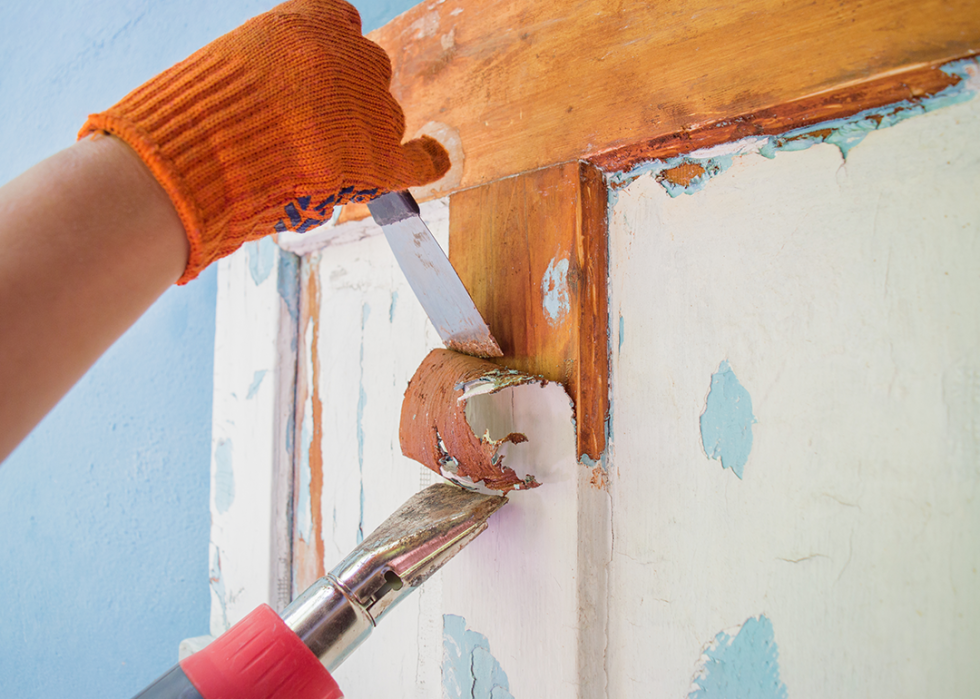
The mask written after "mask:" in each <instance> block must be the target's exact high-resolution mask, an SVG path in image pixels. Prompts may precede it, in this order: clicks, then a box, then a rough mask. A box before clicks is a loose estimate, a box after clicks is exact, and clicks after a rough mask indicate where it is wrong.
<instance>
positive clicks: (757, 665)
mask: <svg viewBox="0 0 980 699" xmlns="http://www.w3.org/2000/svg"><path fill="white" fill-rule="evenodd" d="M687 697H688V699H729V697H740V698H741V699H786V697H787V692H786V685H785V684H783V683H782V681H780V679H779V649H778V648H777V646H776V640H775V637H774V635H773V629H772V622H771V621H769V619H768V618H767V617H766V616H764V615H759V616H758V617H752V618H751V619H748V620H747V621H746V622H745V623H743V624H742V625H741V627H739V628H738V629H732V630H729V631H722V632H721V633H719V634H718V635H717V636H715V637H714V639H713V640H712V641H711V642H710V643H709V644H708V645H707V646H706V647H705V649H704V652H703V653H702V654H701V659H700V662H699V669H698V672H697V674H696V675H695V676H694V681H693V682H692V683H691V690H690V691H689V692H688V695H687Z"/></svg>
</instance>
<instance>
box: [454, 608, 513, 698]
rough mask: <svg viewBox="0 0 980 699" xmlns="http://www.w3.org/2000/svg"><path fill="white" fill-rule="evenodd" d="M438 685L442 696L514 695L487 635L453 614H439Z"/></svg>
mask: <svg viewBox="0 0 980 699" xmlns="http://www.w3.org/2000/svg"><path fill="white" fill-rule="evenodd" d="M442 651H443V654H442V687H443V696H444V697H446V699H514V697H513V695H512V694H511V693H510V684H509V683H508V681H507V673H506V672H504V670H503V668H502V667H501V666H500V663H499V662H497V659H496V658H494V657H493V654H492V653H491V652H490V642H489V641H488V640H487V637H486V636H484V635H483V634H481V633H477V632H476V631H471V630H469V629H467V628H466V619H464V618H463V617H461V616H457V615H456V614H443V616H442Z"/></svg>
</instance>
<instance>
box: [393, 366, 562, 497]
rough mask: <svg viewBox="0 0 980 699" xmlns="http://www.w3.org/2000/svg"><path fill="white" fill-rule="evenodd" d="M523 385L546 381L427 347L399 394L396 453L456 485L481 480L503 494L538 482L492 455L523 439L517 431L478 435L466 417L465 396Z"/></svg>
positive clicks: (476, 482)
mask: <svg viewBox="0 0 980 699" xmlns="http://www.w3.org/2000/svg"><path fill="white" fill-rule="evenodd" d="M527 383H547V382H546V381H544V380H543V379H541V378H537V377H534V376H529V375H527V374H522V373H521V372H519V371H515V370H513V369H506V368H503V367H500V366H498V365H496V364H493V363H492V362H488V361H486V360H483V359H479V358H477V357H471V356H467V355H463V354H458V353H456V352H450V351H449V350H433V351H432V352H430V353H429V356H427V357H426V358H425V360H424V361H423V362H422V364H421V365H420V366H419V368H418V370H416V372H415V376H413V377H412V380H411V382H409V384H408V390H407V391H406V392H405V401H404V402H403V403H402V414H401V425H400V427H399V430H398V436H399V439H400V441H401V446H402V453H403V454H405V456H407V457H409V458H410V459H415V460H416V461H418V462H419V463H421V464H422V465H423V466H426V467H428V468H430V469H432V470H433V471H435V472H436V473H438V474H440V475H443V476H445V477H447V478H449V479H451V480H455V481H457V482H459V483H460V484H462V485H473V484H479V483H482V484H483V485H484V486H486V487H487V488H489V489H490V490H497V491H501V492H505V493H506V492H508V491H511V490H525V489H527V488H534V487H536V486H538V485H539V483H538V482H537V481H536V480H535V479H534V476H530V475H529V476H527V477H525V478H521V477H520V476H518V475H517V473H515V472H514V470H513V469H511V468H509V467H507V466H505V465H504V459H503V456H502V455H500V454H498V453H497V451H498V449H499V448H500V446H501V445H502V444H504V443H505V442H510V443H513V444H518V443H520V442H524V441H527V438H526V437H525V436H524V435H523V434H520V433H516V432H515V433H511V434H508V435H507V436H505V437H504V438H502V439H492V438H491V437H490V435H489V433H485V434H484V435H482V436H480V437H478V436H477V435H475V434H474V433H473V430H472V429H471V428H470V425H469V423H468V422H467V420H466V401H467V400H468V399H469V398H471V397H473V396H476V395H481V394H485V393H496V392H498V391H501V390H503V389H505V388H510V387H513V386H520V385H523V384H527Z"/></svg>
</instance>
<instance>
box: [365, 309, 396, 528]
mask: <svg viewBox="0 0 980 699" xmlns="http://www.w3.org/2000/svg"><path fill="white" fill-rule="evenodd" d="M392 308H394V299H392ZM370 316H371V306H370V304H367V303H365V304H362V305H361V355H360V358H359V362H358V370H359V371H360V376H359V377H358V381H357V475H358V480H359V482H360V494H359V497H360V511H359V514H358V518H357V543H361V542H362V541H364V408H365V406H366V405H367V391H365V390H364V329H365V327H366V326H367V321H368V318H369V317H370Z"/></svg>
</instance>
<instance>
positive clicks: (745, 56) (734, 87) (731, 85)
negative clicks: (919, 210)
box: [369, 0, 980, 198]
mask: <svg viewBox="0 0 980 699" xmlns="http://www.w3.org/2000/svg"><path fill="white" fill-rule="evenodd" d="M369 36H370V38H371V39H373V40H374V41H376V42H378V43H379V44H381V46H382V47H384V48H385V50H387V51H388V53H389V55H391V57H392V61H393V67H394V76H393V79H392V91H393V93H394V95H395V97H396V98H397V99H398V100H399V101H400V102H401V103H402V105H403V106H404V108H405V111H406V118H407V134H408V135H409V136H411V135H414V134H415V133H417V132H418V131H420V130H423V131H430V132H432V131H434V130H435V127H434V126H433V124H441V125H445V127H448V130H447V128H445V127H442V126H440V127H439V129H441V133H443V134H445V133H452V132H455V133H458V135H459V142H460V146H461V148H459V152H457V153H453V155H454V159H456V160H458V159H459V158H460V157H462V158H463V166H462V176H461V178H460V179H459V181H458V182H455V183H450V184H449V185H448V186H447V187H445V188H444V189H443V191H442V192H441V193H443V194H444V193H447V192H448V191H455V190H458V189H462V188H466V187H471V186H474V185H478V184H480V183H484V182H489V181H492V180H496V179H499V178H501V177H505V176H508V175H512V174H516V173H520V172H525V171H528V170H533V169H535V168H540V167H544V166H548V165H551V164H554V163H558V162H564V161H568V160H574V159H579V158H584V157H588V156H592V155H595V154H598V153H601V152H603V151H607V150H610V149H618V148H622V147H624V146H628V145H630V144H634V143H637V142H641V141H650V140H652V139H657V138H659V137H663V136H666V135H669V134H675V133H678V132H682V131H685V130H690V129H692V128H697V127H699V126H701V125H705V124H711V123H714V122H718V121H721V120H723V119H726V118H728V117H732V116H736V115H748V114H753V113H756V112H759V111H760V110H765V109H768V108H771V107H774V106H777V105H782V104H786V103H789V102H794V101H797V100H800V99H803V98H806V97H809V96H813V95H817V94H819V93H824V92H827V91H829V90H840V89H842V88H844V87H847V86H849V85H853V84H858V83H862V82H865V81H869V80H873V79H876V78H882V77H885V76H887V75H890V74H894V73H897V72H902V71H906V70H909V69H913V68H921V67H923V66H926V65H930V64H935V63H937V62H942V61H946V60H951V59H953V58H957V57H961V56H964V55H968V54H970V53H973V52H976V51H977V50H980V12H978V11H977V5H976V3H975V2H973V0H919V1H917V2H910V1H909V0H868V1H866V2H860V3H859V2H829V1H827V0H818V1H817V2H812V3H787V2H782V1H781V0H747V1H743V2H738V3H722V4H718V3H711V2H707V1H706V0H693V1H692V0H683V1H681V0H666V1H665V2H658V3H638V2H628V3H627V2H621V1H618V2H610V1H609V0H587V1H584V2H583V1H581V0H578V1H574V2H573V1H572V0H553V1H552V2H547V3H544V2H526V1H523V0H497V1H488V0H479V1H476V0H446V1H445V2H442V3H428V2H426V3H421V4H420V5H418V6H416V7H415V8H413V9H412V10H410V11H408V12H406V13H405V14H403V15H401V16H400V17H398V18H396V19H395V20H393V21H392V22H390V23H388V24H387V25H385V26H384V27H382V28H380V29H378V30H376V31H375V32H372V33H371V34H370V35H369ZM426 125H429V126H428V127H427V128H426ZM439 193H440V192H438V191H435V192H433V193H432V194H430V195H428V196H429V197H431V196H433V195H438V194H439ZM427 198H428V197H427Z"/></svg>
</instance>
